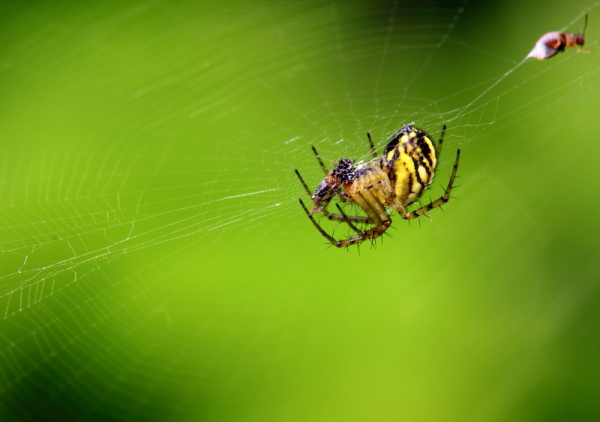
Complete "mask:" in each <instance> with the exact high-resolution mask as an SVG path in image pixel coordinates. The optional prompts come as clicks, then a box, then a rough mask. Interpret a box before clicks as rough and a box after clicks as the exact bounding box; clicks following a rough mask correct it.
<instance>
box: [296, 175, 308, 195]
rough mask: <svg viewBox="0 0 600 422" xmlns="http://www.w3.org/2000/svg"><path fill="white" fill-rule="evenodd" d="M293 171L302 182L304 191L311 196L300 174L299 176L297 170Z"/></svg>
mask: <svg viewBox="0 0 600 422" xmlns="http://www.w3.org/2000/svg"><path fill="white" fill-rule="evenodd" d="M294 171H295V172H296V176H298V179H300V183H302V186H304V190H305V191H306V193H307V194H308V196H312V194H311V193H310V190H309V189H308V186H307V185H306V182H305V181H304V179H303V178H302V176H300V172H299V171H298V170H294Z"/></svg>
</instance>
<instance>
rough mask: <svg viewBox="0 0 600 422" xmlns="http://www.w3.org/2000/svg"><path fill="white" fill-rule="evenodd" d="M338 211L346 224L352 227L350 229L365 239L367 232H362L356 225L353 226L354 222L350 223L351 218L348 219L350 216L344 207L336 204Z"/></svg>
mask: <svg viewBox="0 0 600 422" xmlns="http://www.w3.org/2000/svg"><path fill="white" fill-rule="evenodd" d="M335 205H336V207H337V209H338V210H339V211H340V214H342V218H343V219H344V222H345V223H346V224H347V225H349V226H350V228H351V229H352V230H354V231H355V232H356V234H357V235H358V236H359V237H361V238H362V237H364V235H365V232H364V231H362V230H360V229H359V228H358V227H356V226H355V225H354V224H352V221H350V218H348V216H347V215H346V214H345V213H344V210H343V209H342V207H340V204H335Z"/></svg>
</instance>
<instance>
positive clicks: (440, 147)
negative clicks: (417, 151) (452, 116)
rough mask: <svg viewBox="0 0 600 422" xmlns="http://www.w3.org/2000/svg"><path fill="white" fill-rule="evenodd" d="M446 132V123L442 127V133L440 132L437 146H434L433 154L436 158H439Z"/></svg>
mask: <svg viewBox="0 0 600 422" xmlns="http://www.w3.org/2000/svg"><path fill="white" fill-rule="evenodd" d="M445 134H446V125H444V127H443V128H442V133H441V134H440V140H439V141H438V144H437V147H436V148H435V156H436V157H437V159H438V160H439V159H440V152H442V144H443V143H444V135H445Z"/></svg>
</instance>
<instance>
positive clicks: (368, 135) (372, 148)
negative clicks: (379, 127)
mask: <svg viewBox="0 0 600 422" xmlns="http://www.w3.org/2000/svg"><path fill="white" fill-rule="evenodd" d="M367 138H368V139H369V147H370V148H371V155H372V156H373V158H377V151H375V145H373V139H371V134H370V133H369V132H367Z"/></svg>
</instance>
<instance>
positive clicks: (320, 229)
mask: <svg viewBox="0 0 600 422" xmlns="http://www.w3.org/2000/svg"><path fill="white" fill-rule="evenodd" d="M298 201H300V205H302V208H303V209H304V212H305V213H306V216H307V217H308V218H309V219H310V221H311V222H312V223H313V224H314V226H315V227H316V228H317V230H318V231H319V233H321V235H322V236H323V237H324V238H326V239H327V240H329V241H330V242H331V243H332V244H333V245H334V246H337V247H338V248H339V247H340V245H338V243H339V242H338V241H337V240H335V239H334V238H333V237H331V236H329V235H328V234H327V233H326V232H325V230H323V229H322V228H321V226H319V223H317V222H316V221H315V219H314V217H313V216H312V215H310V212H309V211H308V208H306V205H304V202H302V199H300V198H298Z"/></svg>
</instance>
